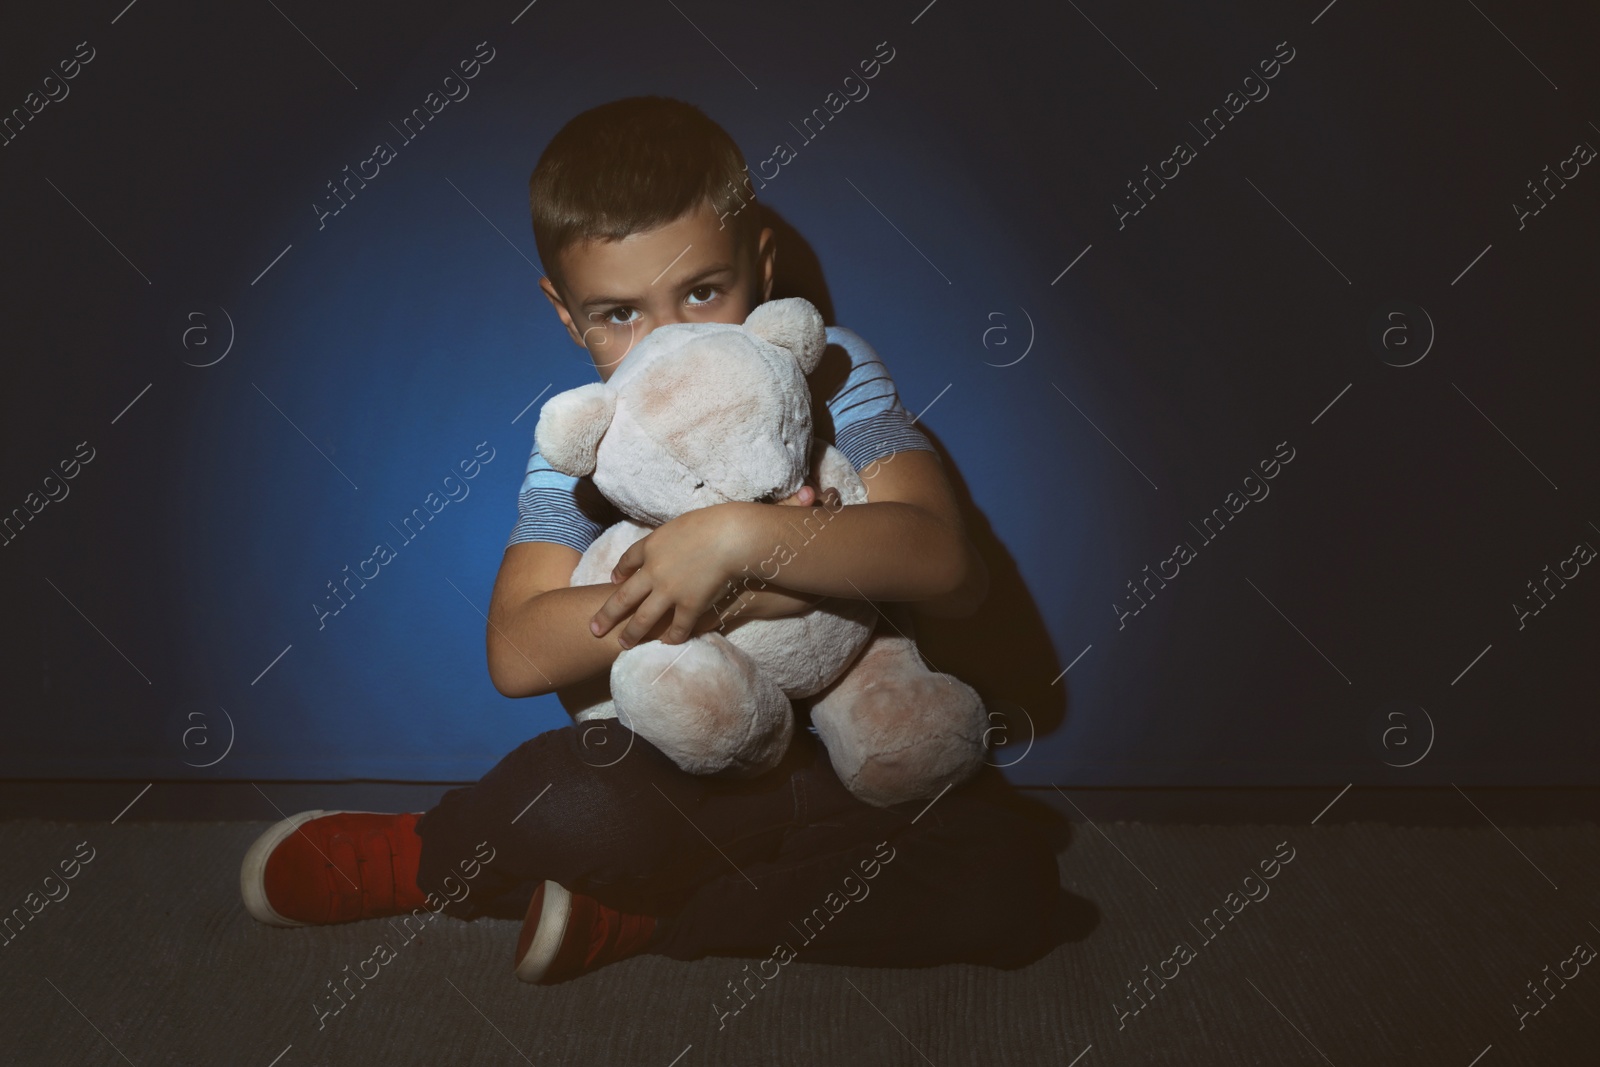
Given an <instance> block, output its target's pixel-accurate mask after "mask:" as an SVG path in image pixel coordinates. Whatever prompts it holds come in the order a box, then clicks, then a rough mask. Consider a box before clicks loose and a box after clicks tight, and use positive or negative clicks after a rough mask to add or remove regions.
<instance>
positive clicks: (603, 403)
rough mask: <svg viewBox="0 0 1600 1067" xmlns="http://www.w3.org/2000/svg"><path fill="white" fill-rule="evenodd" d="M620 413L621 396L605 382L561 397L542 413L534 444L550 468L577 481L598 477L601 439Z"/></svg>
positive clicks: (536, 427) (593, 384) (555, 398)
mask: <svg viewBox="0 0 1600 1067" xmlns="http://www.w3.org/2000/svg"><path fill="white" fill-rule="evenodd" d="M616 410H617V394H616V393H615V392H614V391H613V390H612V389H611V388H610V387H608V386H607V385H606V384H605V383H604V382H590V383H589V384H588V385H580V386H578V388H576V389H568V390H567V391H566V392H564V393H557V394H556V395H555V396H553V397H551V398H550V399H549V400H546V401H545V404H544V407H542V408H540V409H539V424H538V425H537V426H535V427H534V428H533V442H534V444H535V445H536V446H537V447H538V449H539V454H540V455H541V456H543V457H544V458H545V460H546V461H547V462H549V464H550V466H552V467H554V468H555V469H556V470H558V471H560V472H561V473H562V474H567V475H571V476H572V477H574V478H577V477H581V476H582V475H585V474H593V473H594V462H595V452H596V450H598V449H599V447H600V438H602V437H604V436H605V432H606V429H607V428H608V427H609V426H610V425H611V417H612V415H614V414H615V413H616Z"/></svg>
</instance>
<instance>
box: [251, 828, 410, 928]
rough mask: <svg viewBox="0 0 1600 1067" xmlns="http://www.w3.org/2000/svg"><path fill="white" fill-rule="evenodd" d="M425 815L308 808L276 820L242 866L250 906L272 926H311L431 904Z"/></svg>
mask: <svg viewBox="0 0 1600 1067" xmlns="http://www.w3.org/2000/svg"><path fill="white" fill-rule="evenodd" d="M419 814H421V813H420V812H402V813H400V814H397V815H390V814H383V813H380V812H372V811H302V812H300V813H299V814H298V815H292V816H290V817H289V818H287V819H284V820H282V821H280V822H278V823H276V824H274V825H273V826H272V827H271V828H270V829H269V830H267V831H266V833H264V834H262V835H261V836H260V837H258V838H256V840H255V844H253V845H251V846H250V851H248V852H246V853H245V856H244V863H243V864H242V865H241V866H240V868H239V892H240V894H241V895H242V896H243V897H244V906H245V910H247V911H249V912H250V914H251V915H253V916H254V917H255V918H256V919H258V920H260V921H261V922H264V923H270V924H272V925H273V926H310V925H313V924H321V923H342V922H351V921H353V920H355V919H376V918H382V917H384V916H387V915H403V914H405V913H406V912H409V911H414V910H415V909H417V908H420V907H425V906H426V900H425V896H424V894H423V892H422V890H420V889H418V888H417V863H418V861H419V860H420V859H421V858H422V838H420V837H418V836H417V834H416V831H415V829H414V827H415V826H416V824H417V816H418V815H419Z"/></svg>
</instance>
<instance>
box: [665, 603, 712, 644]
mask: <svg viewBox="0 0 1600 1067" xmlns="http://www.w3.org/2000/svg"><path fill="white" fill-rule="evenodd" d="M703 618H705V616H703V615H690V614H689V613H688V612H687V611H684V610H683V609H682V608H679V609H678V610H677V611H676V612H674V613H673V616H672V625H671V626H669V627H667V632H666V633H664V634H662V635H661V640H662V642H663V643H665V644H669V645H681V644H683V642H685V641H687V640H689V635H690V634H692V633H694V632H695V630H696V629H697V624H698V623H699V622H700V621H701V620H702V619H703Z"/></svg>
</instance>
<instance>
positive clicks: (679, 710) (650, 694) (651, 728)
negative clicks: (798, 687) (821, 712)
mask: <svg viewBox="0 0 1600 1067" xmlns="http://www.w3.org/2000/svg"><path fill="white" fill-rule="evenodd" d="M611 697H612V700H613V701H614V703H615V705H616V709H617V717H618V718H619V719H620V720H621V721H622V724H623V725H624V726H626V727H628V729H630V730H632V731H633V732H634V733H636V734H638V735H639V736H640V737H642V738H644V739H645V740H646V741H649V742H650V743H651V744H653V745H655V746H656V747H657V748H659V749H660V750H661V751H662V752H664V753H666V755H667V756H668V758H670V759H671V760H672V761H673V762H674V763H676V764H677V765H678V766H679V767H681V768H682V769H684V770H685V771H688V772H689V773H690V774H719V773H721V774H727V775H729V776H730V777H739V778H744V777H751V776H754V775H757V774H760V773H762V772H764V771H768V770H771V769H772V768H773V767H775V766H777V765H778V763H779V761H780V760H782V759H783V755H784V753H785V752H786V751H788V748H789V743H790V741H791V740H793V738H794V706H793V705H792V704H791V703H790V701H789V698H788V697H786V696H785V695H784V694H783V690H781V689H779V688H778V686H777V683H776V682H774V681H773V680H772V679H770V678H769V677H767V676H766V675H765V674H764V673H763V672H762V671H761V669H760V668H759V667H758V666H757V665H756V663H755V661H754V660H752V659H751V658H750V657H749V656H747V655H746V654H745V653H744V652H743V651H741V650H740V649H739V648H738V647H736V646H735V645H734V644H733V643H732V642H730V641H729V640H728V639H727V638H725V637H723V636H722V635H721V634H718V633H707V634H701V635H699V636H697V637H691V638H690V639H689V640H687V641H685V642H683V643H682V644H677V645H669V644H665V643H663V642H661V641H646V642H644V643H643V644H640V645H636V646H635V647H633V648H630V649H628V650H627V651H625V652H623V653H621V654H620V655H619V656H617V658H616V661H615V662H614V663H613V664H612V667H611Z"/></svg>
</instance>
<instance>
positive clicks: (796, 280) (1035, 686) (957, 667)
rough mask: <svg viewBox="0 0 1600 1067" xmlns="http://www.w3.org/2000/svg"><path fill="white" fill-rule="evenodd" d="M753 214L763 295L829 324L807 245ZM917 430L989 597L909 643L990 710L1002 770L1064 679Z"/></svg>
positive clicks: (992, 544)
mask: <svg viewBox="0 0 1600 1067" xmlns="http://www.w3.org/2000/svg"><path fill="white" fill-rule="evenodd" d="M761 211H762V225H764V226H771V227H772V228H773V230H774V236H775V238H776V240H777V247H778V253H777V258H776V262H775V263H774V267H773V283H772V297H773V299H774V300H776V299H779V298H781V297H786V296H800V297H804V298H805V299H807V300H809V301H811V303H813V304H815V305H816V306H817V309H818V310H819V311H821V312H822V321H823V322H825V323H827V324H828V325H830V326H831V325H834V324H835V323H834V318H833V300H832V298H831V297H830V296H829V295H828V281H827V278H826V277H825V276H824V274H823V271H822V264H821V262H819V261H818V259H817V255H816V253H815V252H814V251H812V249H811V245H810V244H808V243H807V242H806V239H805V238H804V237H802V236H801V235H800V232H799V231H798V230H796V229H795V228H794V227H793V226H791V225H789V223H788V222H786V221H784V219H783V218H782V217H781V216H780V215H779V214H778V213H777V212H776V211H773V210H772V209H771V208H769V207H766V206H765V205H761ZM839 370H840V371H841V372H842V370H843V368H839ZM817 374H818V375H819V377H818V378H817V380H815V381H813V383H812V385H813V398H814V399H815V397H817V396H827V395H829V394H830V393H831V389H829V388H828V383H827V381H826V380H824V377H823V376H826V375H827V374H828V368H827V367H819V368H818V371H817ZM813 406H814V407H817V408H820V407H821V405H820V404H816V403H814V404H813ZM816 414H817V416H818V418H817V429H818V432H820V433H823V434H828V435H829V436H831V429H832V428H831V426H830V425H829V422H828V418H827V412H826V410H825V409H822V410H820V411H818V412H817V413H816ZM920 429H921V430H922V432H923V433H924V434H926V435H927V437H928V440H929V441H931V442H932V444H933V446H934V449H935V450H936V451H937V452H938V453H939V458H940V459H941V460H942V461H943V463H944V468H945V472H946V474H947V475H948V476H949V478H950V484H951V487H952V488H953V489H954V490H955V493H956V497H957V499H958V501H959V502H960V505H961V516H962V520H963V521H964V522H965V523H966V527H967V536H968V537H969V538H970V539H971V540H972V543H973V545H974V546H975V547H976V548H977V550H978V554H979V555H980V556H981V557H982V558H983V562H984V564H985V565H986V566H987V567H988V568H989V596H988V599H987V600H985V601H984V602H983V604H982V605H981V606H980V607H979V608H978V610H977V612H975V613H974V614H973V615H971V616H969V617H968V618H964V619H936V618H932V617H930V616H925V615H921V614H918V615H917V616H916V627H917V632H916V638H917V644H918V646H919V647H920V648H921V649H922V654H923V657H924V658H925V659H926V660H927V661H928V663H929V665H930V666H931V667H932V668H933V669H934V670H937V671H942V672H944V673H946V674H953V675H955V676H956V677H957V678H960V679H961V680H962V681H964V682H966V683H967V684H968V685H970V686H972V687H973V688H974V689H976V690H977V691H978V695H979V696H981V697H982V698H983V701H984V704H985V706H986V707H987V708H988V710H989V713H990V721H991V724H992V726H991V729H992V731H993V732H992V733H991V735H990V740H991V743H992V744H993V745H994V746H995V748H996V751H995V753H994V755H993V756H992V761H993V762H994V763H996V764H998V765H999V766H1002V767H1004V766H1008V765H1009V764H1010V763H1013V762H1016V761H1019V760H1020V759H1021V758H1022V757H1023V755H1024V753H1025V751H1026V749H1027V746H1028V745H1029V743H1031V742H1032V741H1033V740H1034V739H1035V738H1037V737H1043V736H1045V735H1046V734H1049V733H1051V732H1053V731H1054V730H1056V729H1057V728H1058V727H1059V726H1061V724H1062V723H1063V722H1064V721H1065V719H1066V712H1067V686H1066V680H1065V679H1061V680H1060V681H1054V682H1053V681H1052V679H1055V678H1057V677H1058V676H1059V675H1060V674H1061V668H1062V664H1061V662H1060V657H1059V656H1058V655H1057V654H1056V650H1055V647H1054V646H1053V645H1052V644H1051V643H1050V634H1049V631H1048V630H1046V629H1045V625H1044V618H1043V616H1041V615H1040V613H1039V605H1038V604H1037V603H1036V602H1035V601H1034V599H1033V594H1032V593H1031V592H1029V591H1028V588H1027V586H1026V585H1025V584H1024V582H1023V580H1022V574H1021V572H1020V571H1019V570H1018V568H1017V562H1016V560H1015V559H1013V558H1012V555H1011V552H1010V550H1009V549H1007V548H1006V546H1005V545H1004V544H1002V543H1001V542H1000V539H999V538H998V537H996V536H995V532H994V527H993V526H991V525H990V524H989V519H988V517H987V516H986V515H984V514H983V512H982V511H980V510H979V509H978V507H977V505H976V504H975V503H974V502H973V499H972V494H971V492H970V491H968V489H967V483H966V479H964V478H963V477H962V476H961V472H960V470H959V469H958V468H957V466H956V462H955V460H954V459H953V458H952V457H951V455H950V452H949V450H948V449H946V448H945V446H944V444H943V442H941V441H940V440H939V439H938V438H937V437H935V436H934V434H933V432H932V431H931V430H929V429H928V428H927V427H926V426H922V427H920Z"/></svg>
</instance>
